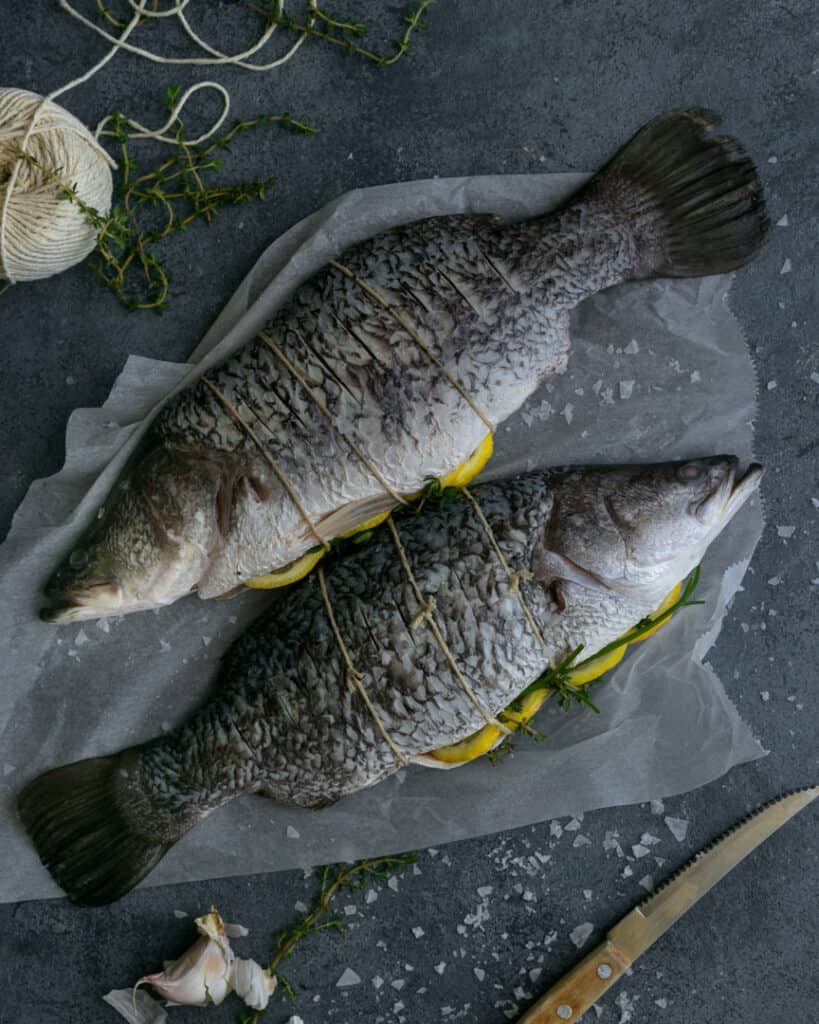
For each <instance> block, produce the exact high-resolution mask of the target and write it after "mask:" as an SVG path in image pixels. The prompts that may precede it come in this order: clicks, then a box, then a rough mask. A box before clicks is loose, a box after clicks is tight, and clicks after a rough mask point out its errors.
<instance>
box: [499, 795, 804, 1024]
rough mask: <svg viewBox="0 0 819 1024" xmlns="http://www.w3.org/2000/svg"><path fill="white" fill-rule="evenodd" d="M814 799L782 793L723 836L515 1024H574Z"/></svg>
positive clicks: (664, 884)
mask: <svg viewBox="0 0 819 1024" xmlns="http://www.w3.org/2000/svg"><path fill="white" fill-rule="evenodd" d="M817 797H819V786H811V787H810V788H807V789H800V790H796V791H795V792H792V793H786V794H785V796H782V797H780V798H779V799H778V800H774V801H772V802H771V803H769V804H766V805H765V806H764V807H762V808H760V810H758V811H756V812H754V813H753V814H751V815H749V816H748V817H747V818H744V819H743V820H742V821H741V822H739V824H738V825H735V826H734V827H733V828H732V829H729V831H728V832H725V833H723V835H722V836H720V838H719V839H717V840H715V841H714V842H713V843H711V844H710V845H709V846H706V847H705V849H704V850H701V851H700V853H698V854H697V855H696V856H695V857H694V858H693V859H692V860H690V861H689V862H688V863H687V864H686V865H685V866H684V867H682V868H681V869H680V870H679V871H677V872H676V873H675V874H673V875H671V877H670V878H669V879H668V880H667V881H666V882H664V883H663V884H662V885H661V886H660V888H659V889H657V891H656V892H654V893H652V895H651V896H649V897H648V898H647V899H645V900H643V902H642V903H641V904H640V905H639V906H638V907H635V909H634V910H632V911H631V912H630V913H629V914H626V916H625V917H624V918H623V919H622V920H621V921H619V922H618V923H617V924H616V925H615V926H614V928H612V929H611V931H610V932H609V933H608V935H607V936H606V938H605V940H604V941H603V942H602V943H601V944H600V945H599V946H598V947H597V948H596V949H593V950H592V951H591V953H589V954H588V955H587V956H585V957H584V958H583V960H581V961H580V963H579V964H577V965H576V966H575V967H573V968H572V970H571V971H569V973H568V974H566V975H564V976H563V977H562V978H561V979H560V981H558V982H557V984H555V985H553V986H552V988H551V989H549V991H548V992H547V993H546V995H545V996H543V998H542V999H539V1000H538V1001H537V1002H536V1003H535V1004H534V1006H531V1007H530V1008H529V1009H528V1010H527V1011H526V1013H524V1015H523V1016H522V1017H521V1018H520V1021H519V1024H561V1022H562V1024H566V1022H567V1021H568V1022H571V1024H574V1022H575V1021H577V1020H578V1019H579V1018H580V1017H582V1016H583V1014H584V1013H585V1012H586V1010H588V1009H589V1007H590V1006H592V1005H593V1004H594V1003H595V1002H596V1001H597V1000H598V999H599V998H600V996H602V995H603V993H604V992H605V991H606V990H607V989H609V988H611V986H612V985H614V984H615V983H616V982H617V981H619V979H620V978H621V977H622V976H623V974H625V972H626V971H627V970H628V968H629V967H630V966H631V964H632V962H633V961H634V960H636V959H637V957H638V956H640V955H641V954H642V953H644V952H645V951H646V950H647V949H648V948H649V946H651V945H653V944H654V943H655V942H656V941H657V939H659V937H660V936H661V935H662V934H663V933H664V932H666V931H667V930H668V929H669V928H670V927H671V926H672V925H673V924H674V923H675V921H678V920H679V919H680V918H681V917H682V915H683V914H684V913H685V912H686V911H687V910H690V909H691V907H693V906H694V904H695V903H696V902H697V901H698V900H699V899H701V898H702V897H703V896H704V895H705V894H706V893H707V892H708V890H709V889H712V888H713V887H714V886H715V885H716V884H717V882H719V881H720V879H721V878H724V877H725V875H727V874H728V872H729V871H730V870H731V869H732V868H735V867H736V866H737V864H739V863H740V861H742V860H744V859H745V858H746V857H747V856H748V854H749V853H751V852H752V851H753V850H755V849H756V848H757V846H759V845H760V843H762V842H764V841H765V840H766V839H767V838H768V836H770V835H772V834H773V833H774V832H776V830H777V829H778V828H781V827H782V826H783V825H784V824H785V823H786V822H787V821H789V820H790V819H791V818H792V817H793V816H794V815H795V814H797V813H798V812H799V811H801V810H802V808H803V807H807V805H808V804H809V803H812V801H814V800H815V799H816V798H817Z"/></svg>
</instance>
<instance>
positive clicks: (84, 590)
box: [40, 580, 125, 623]
mask: <svg viewBox="0 0 819 1024" xmlns="http://www.w3.org/2000/svg"><path fill="white" fill-rule="evenodd" d="M46 597H47V598H49V599H50V600H51V601H52V603H51V604H50V605H48V606H46V607H45V608H41V609H40V618H41V619H42V621H43V622H52V623H61V622H81V621H83V620H86V619H101V618H104V617H105V616H106V615H120V614H122V612H123V611H124V610H125V609H124V608H123V600H122V588H121V587H120V586H119V585H118V584H117V583H115V582H114V581H113V580H108V581H106V582H104V583H95V584H91V585H90V586H86V587H72V588H71V589H67V590H61V589H59V588H53V589H52V588H48V589H47V590H46Z"/></svg>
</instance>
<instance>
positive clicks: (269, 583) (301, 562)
mask: <svg viewBox="0 0 819 1024" xmlns="http://www.w3.org/2000/svg"><path fill="white" fill-rule="evenodd" d="M324 554H325V552H324V548H319V549H318V550H317V551H308V552H307V554H306V555H302V556H301V558H297V559H296V561H295V562H291V563H290V565H286V566H285V567H284V568H283V569H279V571H278V572H268V573H265V575H264V576H256V577H254V579H252V580H248V581H247V583H245V586H246V587H251V588H252V589H253V590H275V589H276V588H277V587H287V586H289V585H290V584H291V583H295V582H296V581H297V580H300V579H303V578H304V577H305V576H306V575H307V574H308V572H310V570H311V569H312V568H313V566H314V565H316V563H317V562H319V561H320V559H322V558H323V557H324Z"/></svg>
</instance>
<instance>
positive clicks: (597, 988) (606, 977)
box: [519, 939, 631, 1024]
mask: <svg viewBox="0 0 819 1024" xmlns="http://www.w3.org/2000/svg"><path fill="white" fill-rule="evenodd" d="M630 966H631V961H630V960H629V959H628V957H626V956H625V954H624V953H622V952H621V951H620V950H619V949H618V948H617V947H616V946H615V945H614V943H613V942H611V940H610V939H606V941H605V942H601V943H600V945H599V946H598V947H597V948H596V949H593V950H592V951H591V953H589V955H588V956H587V957H584V959H583V960H581V961H580V963H579V964H578V965H577V966H576V967H574V968H572V970H571V971H569V973H568V974H566V975H564V976H563V977H562V978H561V979H560V981H558V982H557V984H556V985H554V986H553V987H552V988H550V989H549V991H548V992H547V993H546V995H545V996H544V997H543V998H542V999H540V1000H538V1002H536V1003H535V1005H534V1006H532V1007H530V1008H529V1009H528V1010H527V1012H526V1013H524V1015H523V1016H522V1017H521V1018H520V1022H519V1024H561V1022H565V1021H569V1022H572V1021H576V1020H579V1019H580V1017H582V1015H583V1014H584V1013H585V1012H586V1010H588V1009H589V1007H590V1006H591V1005H592V1004H593V1003H596V1002H597V1000H598V999H599V998H600V997H601V996H602V995H603V993H604V992H605V991H606V990H607V989H608V988H610V987H611V986H612V985H613V984H614V983H615V982H616V981H619V980H620V978H622V976H623V975H624V974H625V972H626V971H627V970H628V968H629V967H630Z"/></svg>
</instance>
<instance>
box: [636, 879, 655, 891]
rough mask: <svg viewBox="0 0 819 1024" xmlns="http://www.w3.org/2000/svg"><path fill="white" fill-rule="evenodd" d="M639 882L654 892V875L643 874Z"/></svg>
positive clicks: (646, 889) (647, 889)
mask: <svg viewBox="0 0 819 1024" xmlns="http://www.w3.org/2000/svg"><path fill="white" fill-rule="evenodd" d="M637 884H638V885H641V886H642V887H643V888H644V889H645V891H646V892H653V891H654V876H653V875H643V877H642V878H641V879H640V881H639V882H638V883H637Z"/></svg>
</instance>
